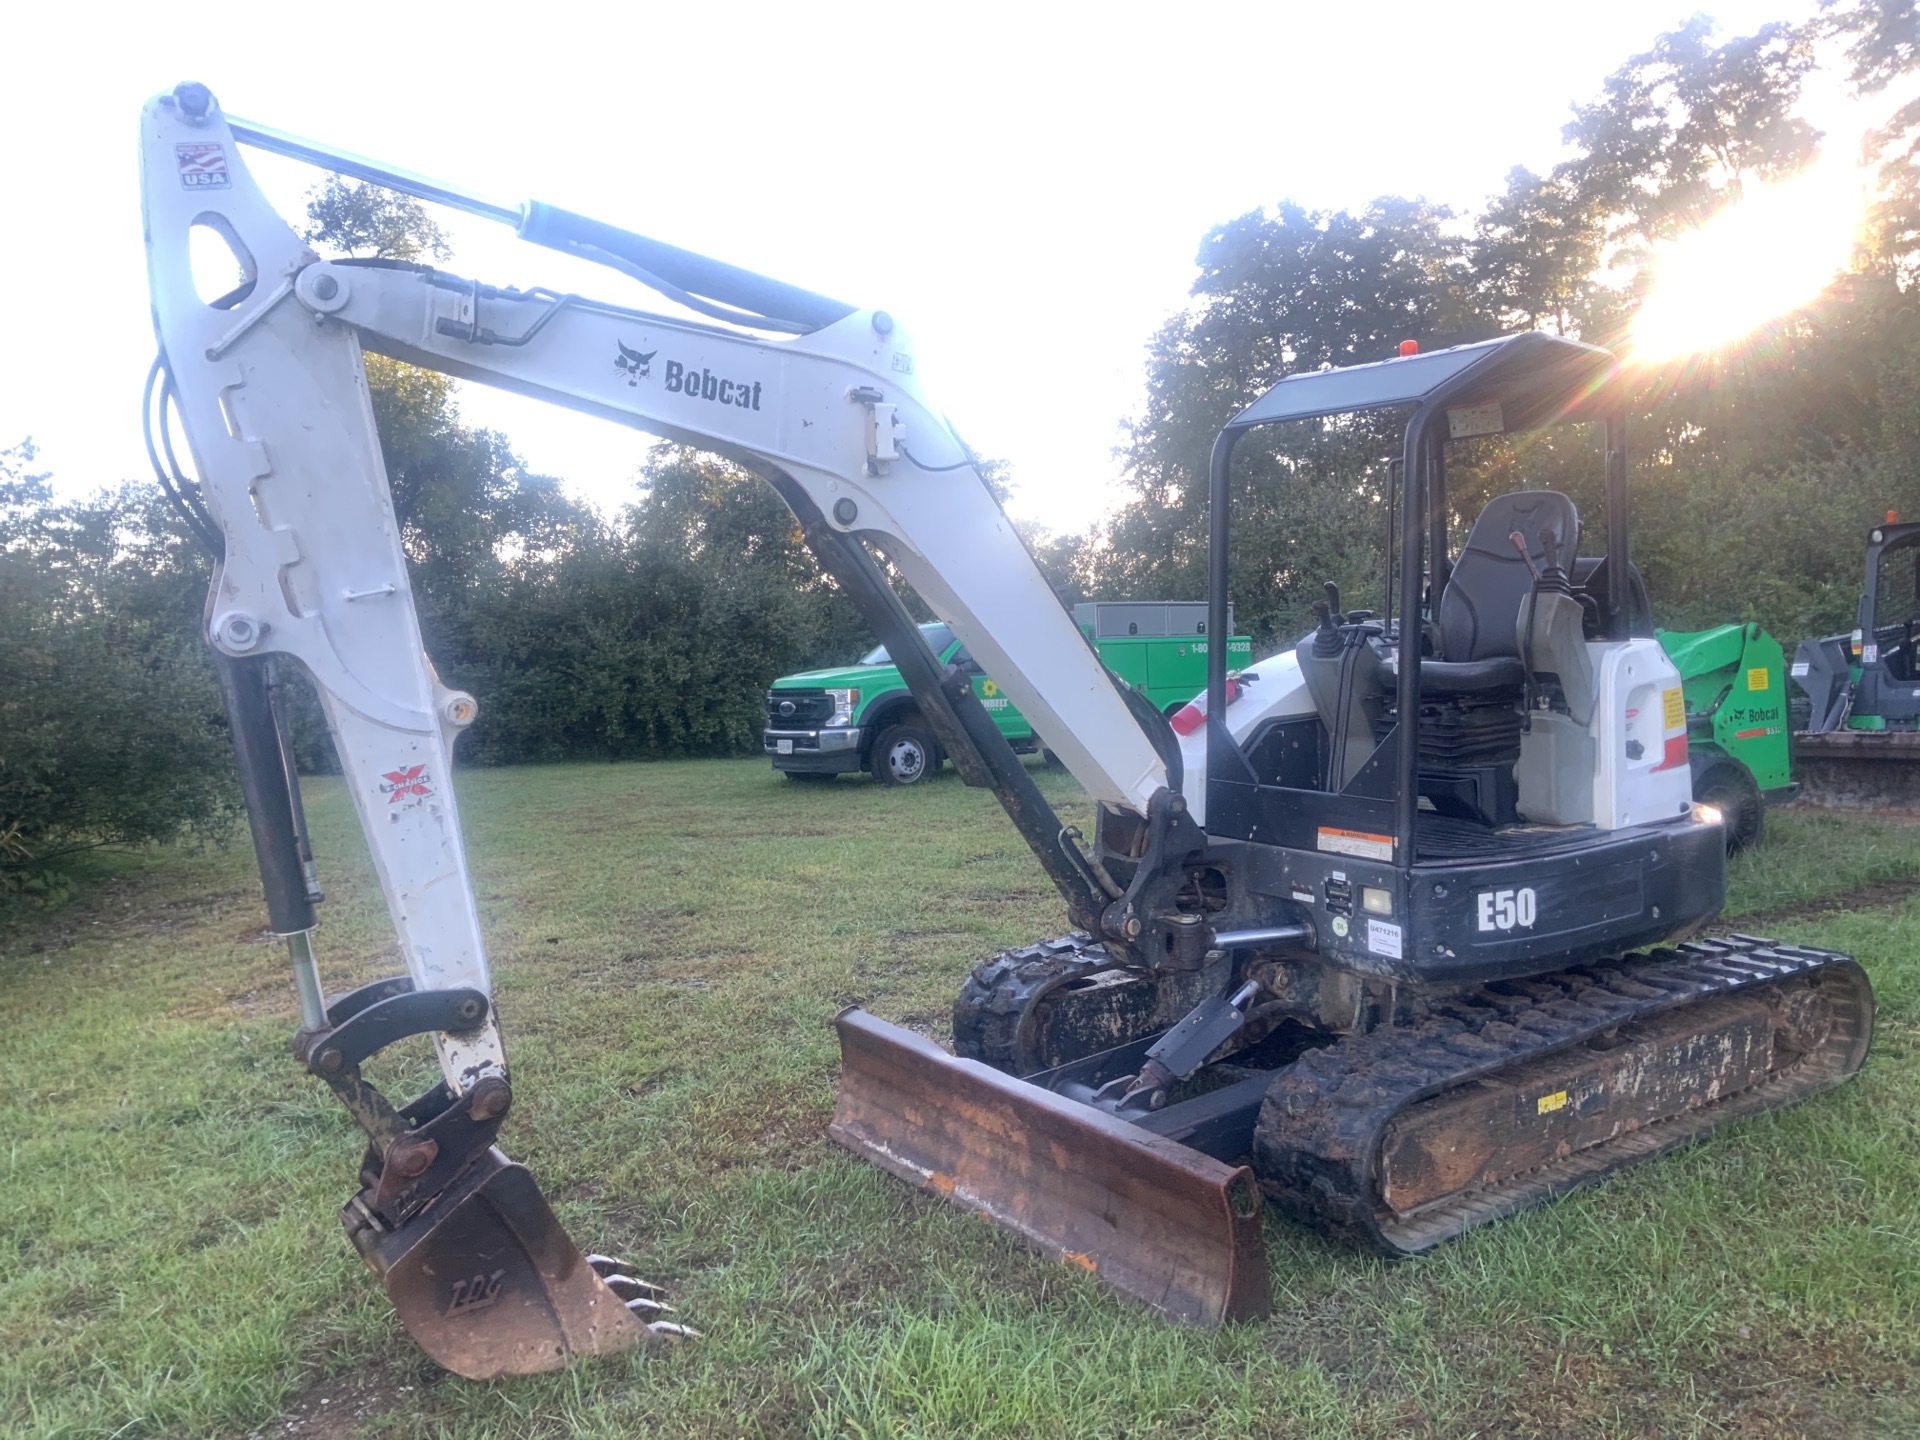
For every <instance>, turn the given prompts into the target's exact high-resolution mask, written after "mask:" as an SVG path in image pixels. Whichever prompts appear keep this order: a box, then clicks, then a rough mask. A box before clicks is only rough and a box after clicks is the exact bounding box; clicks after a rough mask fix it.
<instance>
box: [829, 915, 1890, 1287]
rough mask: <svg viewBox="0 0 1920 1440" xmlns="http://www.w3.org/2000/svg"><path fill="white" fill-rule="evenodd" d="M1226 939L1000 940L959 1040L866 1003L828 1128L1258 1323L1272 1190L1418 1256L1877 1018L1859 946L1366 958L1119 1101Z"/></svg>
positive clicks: (1844, 1041)
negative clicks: (1540, 964)
mask: <svg viewBox="0 0 1920 1440" xmlns="http://www.w3.org/2000/svg"><path fill="white" fill-rule="evenodd" d="M1210 959H1211V960H1212V961H1213V962H1214V963H1213V965H1212V966H1211V967H1208V968H1206V969H1203V970H1201V971H1196V972H1193V973H1191V974H1183V975H1171V976H1155V975H1152V974H1147V973H1143V972H1139V971H1132V970H1128V969H1127V968H1125V967H1124V966H1121V965H1119V964H1117V963H1115V962H1114V961H1113V960H1112V959H1111V958H1110V957H1109V956H1108V955H1107V954H1106V952H1105V950H1104V949H1103V947H1102V946H1100V945H1099V944H1098V943H1096V942H1094V941H1092V940H1091V939H1090V938H1089V937H1088V936H1086V935H1085V934H1084V933H1079V934H1074V935H1069V936H1066V937H1064V938H1062V939H1060V940H1055V941H1048V942H1045V943H1043V944H1040V945H1034V946H1029V947H1026V948H1024V949H1021V950H1016V951H1009V952H1006V953H1005V954H1002V955H998V956H995V957H993V958H992V959H990V960H987V961H985V962H983V963H982V964H981V965H979V966H978V967H976V969H975V970H974V972H973V974H972V976H971V977H970V978H969V980H968V981H967V984H966V986H965V988H964V989H963V990H962V992H961V994H960V997H959V998H958V1000H957V1001H956V1002H955V1006H954V1051H955V1056H954V1057H949V1056H947V1055H946V1054H945V1053H944V1052H942V1051H940V1050H939V1049H938V1047H935V1046H933V1045H931V1044H930V1043H929V1042H927V1041H925V1040H923V1039H921V1038H920V1037H917V1036H911V1035H908V1034H906V1033H905V1032H902V1031H897V1030H894V1029H893V1028H892V1027H890V1026H886V1025H884V1024H883V1023H882V1022H879V1021H875V1020H873V1019H872V1018H871V1017H869V1016H866V1015H863V1014H860V1013H859V1012H857V1011H854V1012H849V1013H848V1014H847V1015H844V1016H842V1017H841V1022H840V1024H841V1039H842V1056H843V1064H844V1075H843V1081H842V1088H841V1099H840V1106H839V1109H838V1110H837V1112H836V1115H835V1123H834V1127H833V1134H834V1137H835V1138H836V1139H837V1140H839V1141H840V1142H841V1143H842V1144H844V1145H847V1146H848V1147H849V1148H851V1149H853V1150H855V1151H856V1152H858V1153H860V1154H863V1155H865V1156H867V1157H868V1158H870V1159H873V1160H875V1161H877V1162H878V1163H880V1164H881V1165H883V1166H885V1167H886V1168H887V1169H889V1170H890V1171H892V1172H893V1173H894V1174H896V1175H899V1176H901V1177H902V1178H905V1179H907V1180H909V1181H911V1182H912V1183H915V1184H917V1185H919V1186H920V1187H921V1188H923V1189H926V1190H928V1191H930V1192H932V1193H935V1194H938V1195H940V1196H942V1197H943V1198H946V1199H949V1200H952V1201H954V1202H956V1203H958V1204H961V1205H963V1206H966V1207H968V1208H971V1209H975V1210H978V1211H980V1212H981V1213H983V1214H986V1215H988V1216H989V1217H990V1218H993V1219H995V1220H996V1221H997V1222H998V1223H1000V1224H1002V1225H1003V1226H1005V1227H1006V1228H1009V1229H1012V1230H1014V1231H1015V1232H1016V1233H1019V1234H1021V1235H1022V1236H1023V1237H1024V1238H1026V1239H1027V1240H1028V1241H1029V1242H1031V1243H1033V1244H1035V1245H1036V1246H1037V1247H1038V1248H1040V1249H1041V1250H1043V1251H1045V1252H1048V1253H1051V1254H1054V1255H1055V1256H1058V1257H1061V1258H1065V1259H1067V1260H1069V1261H1071V1262H1072V1263H1075V1264H1079V1265H1081V1266H1083V1267H1084V1268H1086V1269H1088V1270H1090V1271H1092V1272H1094V1273H1096V1274H1099V1275H1100V1276H1101V1277H1102V1278H1103V1279H1105V1280H1106V1281H1107V1282H1108V1283H1109V1284H1111V1285H1113V1286H1115V1287H1116V1288H1118V1289H1120V1290H1122V1291H1123V1292H1124V1293H1127V1294H1130V1295H1132V1296H1134V1297H1135V1298H1137V1299H1140V1300H1143V1301H1145V1302H1146V1303H1148V1304H1151V1305H1154V1306H1156V1307H1157V1308H1159V1309H1161V1310H1163V1311H1166V1312H1167V1313H1169V1314H1172V1315H1175V1316H1176V1317H1178V1318H1183V1319H1190V1320H1198V1321H1202V1322H1217V1321H1221V1320H1232V1319H1245V1318H1251V1317H1254V1316H1258V1315H1261V1314H1264V1313H1266V1310H1267V1308H1268V1304H1269V1301H1268V1295H1267V1282H1266V1265H1265V1259H1264V1252H1263V1250H1262V1248H1261V1238H1260V1227H1259V1224H1258V1222H1257V1210H1258V1205H1257V1203H1256V1201H1255V1198H1254V1195H1253V1189H1254V1187H1255V1186H1256V1185H1257V1187H1258V1190H1259V1191H1260V1192H1261V1193H1262V1194H1264V1196H1265V1197H1266V1199H1267V1200H1269V1201H1270V1202H1272V1203H1273V1204H1275V1205H1277V1206H1278V1207H1279V1208H1280V1209H1281V1210H1282V1211H1283V1212H1284V1213H1286V1214H1287V1215H1289V1216H1291V1217H1293V1218H1295V1219H1297V1220H1299V1221H1301V1222H1303V1223H1305V1224H1308V1225H1310V1226H1312V1227H1314V1228H1315V1229H1318V1230H1321V1231H1326V1232H1330V1233H1335V1234H1338V1235H1341V1236H1343V1237H1345V1238H1347V1239H1349V1240H1351V1241H1352V1242H1353V1243H1355V1244H1358V1245H1360V1246H1363V1247H1365V1248H1366V1249H1369V1250H1372V1251H1374V1252H1376V1253H1379V1254H1383V1255H1389V1256H1392V1255H1406V1254H1412V1253H1417V1252H1419V1251H1423V1250H1426V1249H1429V1248H1431V1247H1432V1246H1434V1245H1437V1244H1439V1243H1441V1242H1442V1241H1445V1240H1449V1239H1452V1238H1453V1237H1455V1236H1457V1235H1459V1234H1461V1233H1463V1232H1464V1231H1466V1230H1469V1229H1471V1228H1473V1227H1475V1226H1477V1225H1482V1224H1485V1223H1487V1222H1488V1221H1491V1220H1495V1219H1498V1218H1500V1217H1501V1216H1504V1215H1508V1214H1511V1213H1513V1212H1514V1211H1516V1210H1520V1209H1523V1208H1525V1207H1527V1206H1529V1205H1533V1204H1537V1203H1540V1202H1541V1201H1544V1200H1547V1199H1550V1198H1552V1197H1554V1196H1557V1195H1560V1194H1563V1193H1565V1192H1567V1191H1569V1190H1572V1189H1575V1188H1577V1187H1579V1186H1582V1185H1587V1184H1591V1183H1593V1182H1595V1181H1598V1180H1600V1179H1602V1178H1604V1177H1605V1176H1607V1175H1609V1174H1611V1173H1612V1172H1613V1171H1615V1170H1617V1169H1619V1168H1621V1167H1622V1166H1624V1165H1627V1164H1630V1163H1632V1162H1634V1161H1637V1160H1644V1159H1648V1158H1650V1157H1652V1156H1654V1155H1658V1154H1660V1153H1662V1152H1664V1151H1666V1150H1670V1149H1672V1148H1674V1147H1675V1146H1678V1145H1682V1144H1685V1143H1686V1142H1688V1141H1691V1140H1695V1139H1698V1138H1700V1137H1702V1136H1703V1135H1705V1134H1707V1133H1709V1132H1710V1131H1712V1130H1713V1129H1715V1128H1717V1127H1718V1126H1720V1125H1723V1124H1726V1123H1729V1122H1731V1121H1733V1120H1736V1119H1739V1118H1742V1117H1744V1116H1748V1115H1753V1114H1757V1113H1760V1112H1762V1111H1766V1110H1771V1109H1777V1108H1779V1107H1781V1106H1784V1105H1787V1104H1791V1103H1792V1102H1794V1101H1797V1100H1800V1099H1802V1098H1805V1097H1806V1096H1809V1095H1812V1094H1816V1093H1818V1092H1819V1091H1822V1090H1825V1089H1828V1088H1830V1087H1832V1086H1834V1085H1837V1084H1839V1083H1840V1082H1841V1081H1843V1080H1845V1079H1847V1078H1848V1077H1849V1076H1851V1075H1852V1074H1853V1073H1854V1072H1855V1071H1857V1070H1858V1069H1859V1067H1860V1064H1861V1062H1862V1060H1863V1059H1864V1058H1865V1055H1866V1050H1867V1044H1868V1041H1869V1038H1870V1036H1871V1032H1872V1024H1873V998H1872V992H1871V989H1870V987H1869V986H1868V983H1867V979H1866V976H1865V974H1864V973H1863V972H1862V971H1861V969H1860V967H1859V966H1858V965H1857V964H1855V963H1854V962H1853V960H1851V959H1850V958H1849V957H1847V956H1845V955H1842V954H1840V953H1838V952H1835V951H1830V950H1818V949H1812V948H1808V947H1804V946H1792V945H1781V944H1776V943H1774V942H1772V941H1769V940H1765V939H1761V938H1757V937H1752V936H1745V935H1733V936H1727V937H1724V938H1720V939H1712V940H1694V941H1689V942H1686V943H1683V944H1681V945H1679V946H1673V947H1662V948H1658V949H1654V950H1650V951H1647V952H1643V953H1638V954H1630V955H1625V956H1619V957H1615V958H1611V959H1607V960H1603V961H1597V962H1593V963H1589V964H1583V965H1579V966H1575V967H1571V968H1568V969H1565V970H1561V971H1557V972H1554V973H1552V974H1548V975H1542V976H1536V977H1533V978H1529V979H1522V980H1502V981H1494V982H1491V983H1487V984H1479V985H1466V986H1459V987H1452V988H1447V989H1435V990H1421V989H1412V990H1409V989H1408V988H1407V987H1403V986H1400V985H1397V984H1393V983H1391V982H1388V983H1381V982H1370V981H1365V980H1361V979H1358V978H1356V981H1355V983H1356V986H1357V988H1358V990H1359V992H1361V994H1362V1000H1361V1003H1360V1004H1359V1006H1358V1007H1357V1009H1356V1008H1350V1007H1344V1006H1343V1007H1342V1008H1341V1010H1340V1012H1339V1013H1336V1014H1334V1015H1330V1016H1314V1015H1311V1014H1303V1013H1300V1011H1299V1009H1298V1008H1297V1007H1296V1006H1294V1005H1291V1004H1289V1003H1288V1001H1287V1000H1286V999H1284V998H1276V999H1271V1000H1268V1001H1266V1002H1265V1003H1264V1004H1255V1005H1253V1006H1252V1007H1250V1009H1249V1012H1248V1014H1247V1017H1246V1023H1245V1024H1244V1025H1243V1026H1242V1027H1241V1028H1240V1029H1239V1030H1238V1032H1237V1033H1236V1034H1235V1036H1234V1037H1233V1039H1232V1040H1231V1041H1230V1042H1228V1043H1227V1044H1224V1045H1222V1046H1220V1047H1219V1048H1218V1049H1217V1050H1215V1051H1213V1052H1212V1053H1210V1054H1209V1055H1208V1056H1207V1057H1206V1060H1205V1063H1204V1064H1202V1065H1200V1066H1199V1067H1198V1068H1196V1069H1195V1070H1194V1071H1193V1072H1192V1073H1191V1074H1189V1075H1185V1076H1183V1077H1181V1078H1179V1079H1178V1080H1177V1081H1176V1082H1175V1083H1172V1084H1169V1085H1167V1086H1165V1087H1164V1088H1156V1089H1150V1090H1147V1091H1144V1092H1142V1091H1135V1092H1134V1093H1133V1094H1130V1095H1128V1094H1125V1093H1124V1090H1123V1088H1122V1084H1117V1083H1116V1082H1122V1083H1124V1082H1127V1081H1129V1080H1131V1079H1132V1077H1134V1076H1136V1075H1138V1074H1140V1073H1142V1072H1143V1067H1144V1064H1145V1062H1146V1060H1147V1056H1148V1052H1149V1051H1150V1050H1151V1049H1153V1048H1154V1047H1155V1046H1156V1045H1164V1042H1165V1041H1166V1040H1167V1038H1168V1037H1169V1036H1170V1035H1173V1034H1175V1033H1176V1032H1177V1029H1178V1026H1177V1024H1176V1023H1174V1021H1170V1020H1169V1018H1168V1017H1169V1016H1174V1018H1175V1021H1177V1020H1178V1019H1179V1018H1180V1016H1179V1015H1178V1014H1177V1013H1176V1012H1180V1011H1181V1009H1182V1005H1183V1004H1184V1002H1185V999H1186V997H1187V996H1189V995H1191V994H1193V993H1195V992H1196V991H1204V992H1206V993H1207V994H1213V993H1214V992H1215V985H1214V983H1213V982H1216V981H1218V980H1219V979H1220V974H1221V971H1223V970H1226V969H1230V968H1233V967H1234V966H1235V963H1236V962H1235V960H1234V959H1233V958H1231V957H1228V956H1226V955H1222V954H1220V953H1219V952H1215V953H1214V954H1213V955H1212V956H1210ZM1263 963H1272V962H1271V961H1270V960H1266V959H1264V958H1263V957H1259V956H1257V955H1256V956H1250V957H1239V959H1238V968H1237V969H1234V972H1233V974H1232V975H1230V976H1228V977H1227V981H1226V983H1229V984H1231V983H1232V982H1233V981H1234V980H1236V979H1237V978H1238V977H1239V975H1241V974H1244V973H1251V972H1252V971H1253V970H1255V969H1257V968H1258V966H1259V965H1261V964H1263ZM1267 993H1269V994H1271V993H1272V992H1271V989H1269V990H1268V992H1267ZM1204 1003H1205V1002H1204V1001H1202V1002H1201V1004H1202V1006H1204ZM1189 1013H1190V1012H1189ZM1329 1020H1331V1021H1334V1022H1335V1023H1339V1022H1347V1023H1349V1024H1350V1025H1352V1026H1353V1028H1350V1029H1348V1030H1347V1031H1346V1033H1341V1032H1340V1030H1338V1029H1336V1028H1332V1027H1331V1026H1330V1025H1329V1024H1328V1023H1326V1022H1327V1021H1329ZM1356 1021H1357V1023H1355V1022H1356ZM1168 1142H1172V1143H1171V1144H1169V1143H1168Z"/></svg>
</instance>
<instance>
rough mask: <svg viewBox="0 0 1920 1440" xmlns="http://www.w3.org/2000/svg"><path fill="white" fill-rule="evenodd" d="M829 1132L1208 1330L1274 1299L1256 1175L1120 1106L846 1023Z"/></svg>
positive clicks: (860, 1015) (873, 1026) (866, 1023)
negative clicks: (1095, 1102)
mask: <svg viewBox="0 0 1920 1440" xmlns="http://www.w3.org/2000/svg"><path fill="white" fill-rule="evenodd" d="M836 1023H837V1025H838V1027H839V1031H840V1063H841V1073H840V1096H839V1101H838V1103H837V1104H836V1105H835V1107H834V1112H833V1124H832V1126H831V1127H830V1130H829V1133H830V1134H831V1135H832V1136H833V1138H834V1139H835V1140H837V1141H838V1142H839V1143H840V1144H842V1145H844V1146H846V1147H847V1149H849V1150H851V1151H853V1152H854V1153H855V1154H856V1155H861V1156H864V1157H865V1158H866V1159H868V1160H871V1161H873V1162H874V1164H876V1165H878V1166H880V1167H881V1168H882V1169H884V1170H888V1171H891V1172H892V1173H893V1174H894V1175H897V1176H899V1177H900V1178H901V1179H902V1180H905V1181H907V1182H908V1183H909V1184H912V1185H916V1186H918V1187H919V1188H920V1189H922V1190H925V1191H927V1192H928V1193H930V1194H934V1195H939V1196H941V1197H943V1198H945V1199H947V1200H951V1201H952V1202H953V1203H954V1204H956V1205H959V1206H961V1207H962V1208H963V1209H967V1210H972V1211H974V1212H976V1213H978V1214H980V1215H982V1216H984V1217H986V1218H987V1219H989V1220H991V1221H992V1222H993V1223H994V1224H996V1225H999V1226H1000V1227H1001V1228H1003V1229H1006V1230H1010V1231H1012V1232H1013V1233H1014V1234H1016V1235H1018V1236H1019V1237H1020V1238H1021V1239H1023V1240H1025V1241H1026V1242H1027V1243H1028V1244H1030V1245H1032V1246H1033V1247H1034V1248H1035V1249H1037V1250H1039V1251H1040V1252H1041V1253H1043V1254H1046V1255H1049V1256H1052V1257H1054V1258H1056V1259H1060V1260H1065V1261H1067V1262H1069V1263H1072V1264H1075V1265H1079V1266H1081V1267H1082V1268H1084V1269H1086V1270H1089V1271H1091V1272H1092V1273H1094V1274H1095V1275H1097V1276H1099V1277H1100V1279H1101V1280H1103V1281H1104V1282H1106V1284H1108V1285H1110V1286H1112V1287H1113V1288H1114V1289H1115V1290H1118V1291H1119V1292H1120V1293H1121V1294H1123V1295H1127V1296H1130V1297H1132V1298H1133V1299H1135V1300H1140V1301H1143V1302H1145V1303H1146V1304H1148V1305H1151V1306H1153V1307H1154V1308H1155V1309H1158V1310H1161V1311H1163V1312H1165V1313H1166V1314H1167V1315H1169V1316H1171V1317H1173V1318H1175V1319H1178V1320H1187V1321H1193V1322H1196V1323H1199V1324H1203V1325H1212V1324H1218V1323H1220V1322H1221V1321H1224V1320H1247V1319H1255V1318H1258V1317H1260V1316H1264V1315H1266V1314H1267V1313H1268V1312H1269V1310H1270V1309H1271V1306H1272V1298H1271V1294H1270V1291H1269V1286H1268V1277H1267V1257H1266V1248H1265V1245H1264V1244H1263V1242H1262V1240H1261V1235H1260V1192H1259V1189H1258V1187H1257V1186H1256V1185H1255V1184H1254V1180H1253V1173H1252V1172H1251V1171H1250V1170H1247V1169H1246V1168H1244V1167H1235V1166H1231V1165H1223V1164H1221V1163H1220V1162H1219V1161H1217V1160H1215V1159H1213V1158H1211V1157H1210V1156H1207V1155H1203V1154H1201V1153H1200V1152H1199V1151H1197V1150H1190V1149H1188V1148H1187V1147H1186V1146H1184V1145H1180V1144H1177V1143H1175V1142H1174V1141H1171V1140H1167V1139H1164V1138H1162V1137H1161V1136H1158V1135H1153V1134H1149V1133H1148V1132H1146V1131H1144V1130H1141V1129H1138V1128H1137V1127H1135V1126H1132V1125H1129V1124H1127V1123H1126V1122H1125V1121H1123V1120H1118V1119H1115V1118H1114V1117H1113V1116H1111V1115H1108V1114H1107V1113H1105V1112H1104V1111H1101V1110H1095V1109H1092V1108H1090V1107H1088V1106H1085V1105H1081V1104H1078V1103H1076V1102H1074V1101H1072V1100H1068V1099H1066V1098H1065V1097H1063V1096H1060V1095H1056V1094H1054V1093H1053V1092H1052V1091H1049V1090H1043V1089H1041V1088H1040V1087H1038V1086H1035V1085H1029V1084H1026V1083H1025V1082H1024V1081H1021V1080H1016V1079H1014V1078H1013V1077H1012V1076H1010V1075H1005V1074H1002V1073H1001V1072H1000V1071H998V1070H995V1069H993V1068H992V1067H990V1066H987V1065H983V1064H981V1063H980V1062H979V1061H977V1060H959V1059H956V1058H954V1057H953V1056H951V1055H949V1054H947V1052H946V1051H944V1050H942V1049H941V1048H940V1047H939V1046H938V1045H935V1044H934V1043H933V1042H932V1041H930V1040H927V1039H925V1038H923V1037H922V1036H919V1035H915V1034H913V1033H912V1032H911V1031H907V1030H901V1029H899V1028H897V1027H895V1026H892V1025H888V1024H887V1023H885V1022H884V1021H881V1020H876V1019H874V1018H873V1017H872V1016H871V1015H868V1014H866V1013H865V1012H864V1011H861V1010H858V1009H853V1010H848V1011H846V1012H844V1013H843V1014H841V1015H840V1017H839V1019H838V1021H837V1022H836Z"/></svg>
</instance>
